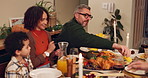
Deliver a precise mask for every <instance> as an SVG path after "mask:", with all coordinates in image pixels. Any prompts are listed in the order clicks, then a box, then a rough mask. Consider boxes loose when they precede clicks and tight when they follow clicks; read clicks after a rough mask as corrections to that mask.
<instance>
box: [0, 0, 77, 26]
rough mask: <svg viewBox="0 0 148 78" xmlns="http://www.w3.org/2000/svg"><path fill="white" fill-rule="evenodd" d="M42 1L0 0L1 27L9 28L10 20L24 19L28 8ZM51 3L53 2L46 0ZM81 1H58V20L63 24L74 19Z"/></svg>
mask: <svg viewBox="0 0 148 78" xmlns="http://www.w3.org/2000/svg"><path fill="white" fill-rule="evenodd" d="M37 1H40V0H0V6H1V7H0V10H1V12H0V26H2V25H3V24H6V26H9V18H14V17H23V16H24V12H25V11H26V10H27V9H28V7H30V6H33V5H35V3H36V2H37ZM46 1H51V2H53V0H46ZM78 4H79V0H62V1H61V0H56V11H57V18H58V19H59V20H60V22H61V23H62V24H63V23H65V22H67V21H68V20H70V19H71V18H72V17H73V10H74V8H75V7H76V5H78Z"/></svg>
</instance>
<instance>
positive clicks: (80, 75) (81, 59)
mask: <svg viewBox="0 0 148 78" xmlns="http://www.w3.org/2000/svg"><path fill="white" fill-rule="evenodd" d="M79 78H83V57H82V54H81V53H80V54H79Z"/></svg>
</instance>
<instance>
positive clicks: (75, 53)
mask: <svg viewBox="0 0 148 78" xmlns="http://www.w3.org/2000/svg"><path fill="white" fill-rule="evenodd" d="M78 52H79V51H78V48H71V49H70V52H69V55H78V54H79V53H78Z"/></svg>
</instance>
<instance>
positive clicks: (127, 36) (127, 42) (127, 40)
mask: <svg viewBox="0 0 148 78" xmlns="http://www.w3.org/2000/svg"><path fill="white" fill-rule="evenodd" d="M128 44H129V33H127V35H126V47H129V46H128Z"/></svg>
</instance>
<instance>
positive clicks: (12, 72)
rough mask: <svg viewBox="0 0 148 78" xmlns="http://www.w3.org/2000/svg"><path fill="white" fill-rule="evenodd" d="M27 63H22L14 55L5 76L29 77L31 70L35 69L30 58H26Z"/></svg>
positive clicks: (15, 77) (14, 77) (12, 77)
mask: <svg viewBox="0 0 148 78" xmlns="http://www.w3.org/2000/svg"><path fill="white" fill-rule="evenodd" d="M25 60H26V61H27V64H20V63H19V61H18V60H17V59H16V58H15V57H14V56H12V58H11V61H10V62H9V63H8V65H7V67H6V71H5V78H29V72H30V71H31V70H33V65H32V63H31V60H30V58H29V59H25Z"/></svg>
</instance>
